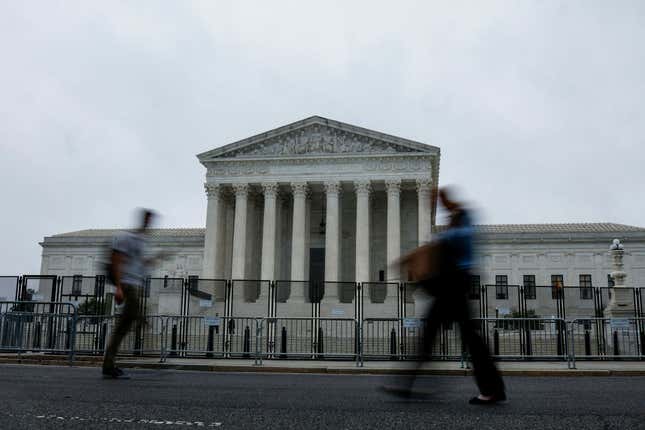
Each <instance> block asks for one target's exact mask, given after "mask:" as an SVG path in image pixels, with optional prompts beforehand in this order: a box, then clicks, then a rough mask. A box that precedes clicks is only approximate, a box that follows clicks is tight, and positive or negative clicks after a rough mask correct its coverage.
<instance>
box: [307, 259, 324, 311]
mask: <svg viewBox="0 0 645 430" xmlns="http://www.w3.org/2000/svg"><path fill="white" fill-rule="evenodd" d="M324 280H325V248H310V249H309V299H310V301H311V302H314V303H315V302H319V301H320V300H321V299H322V297H323V295H324V291H325V290H324V288H325V286H324Z"/></svg>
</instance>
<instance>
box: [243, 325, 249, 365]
mask: <svg viewBox="0 0 645 430" xmlns="http://www.w3.org/2000/svg"><path fill="white" fill-rule="evenodd" d="M243 344H244V355H243V357H244V358H251V354H250V352H251V329H250V328H249V326H248V325H247V326H246V327H245V328H244V339H243Z"/></svg>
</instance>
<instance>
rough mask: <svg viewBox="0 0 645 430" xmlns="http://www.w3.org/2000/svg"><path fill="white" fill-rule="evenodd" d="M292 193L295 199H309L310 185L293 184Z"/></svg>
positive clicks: (302, 183) (303, 183)
mask: <svg viewBox="0 0 645 430" xmlns="http://www.w3.org/2000/svg"><path fill="white" fill-rule="evenodd" d="M291 191H292V192H293V196H294V197H307V193H308V192H309V185H308V184H307V183H306V182H292V183H291Z"/></svg>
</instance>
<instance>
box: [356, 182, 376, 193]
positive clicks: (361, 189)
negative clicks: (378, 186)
mask: <svg viewBox="0 0 645 430" xmlns="http://www.w3.org/2000/svg"><path fill="white" fill-rule="evenodd" d="M354 191H356V195H368V196H369V194H370V192H371V191H372V182H371V181H370V180H364V179H362V180H359V181H354Z"/></svg>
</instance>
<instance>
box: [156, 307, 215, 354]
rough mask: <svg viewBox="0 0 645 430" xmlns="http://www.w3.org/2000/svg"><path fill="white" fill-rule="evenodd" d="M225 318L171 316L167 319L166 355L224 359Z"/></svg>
mask: <svg viewBox="0 0 645 430" xmlns="http://www.w3.org/2000/svg"><path fill="white" fill-rule="evenodd" d="M224 321H225V319H224V318H220V317H210V316H199V315H192V316H169V317H167V319H166V342H167V344H166V355H165V356H164V359H165V358H166V357H168V356H170V357H196V356H201V357H207V358H212V357H224V353H225V331H224V327H223V325H224Z"/></svg>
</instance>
